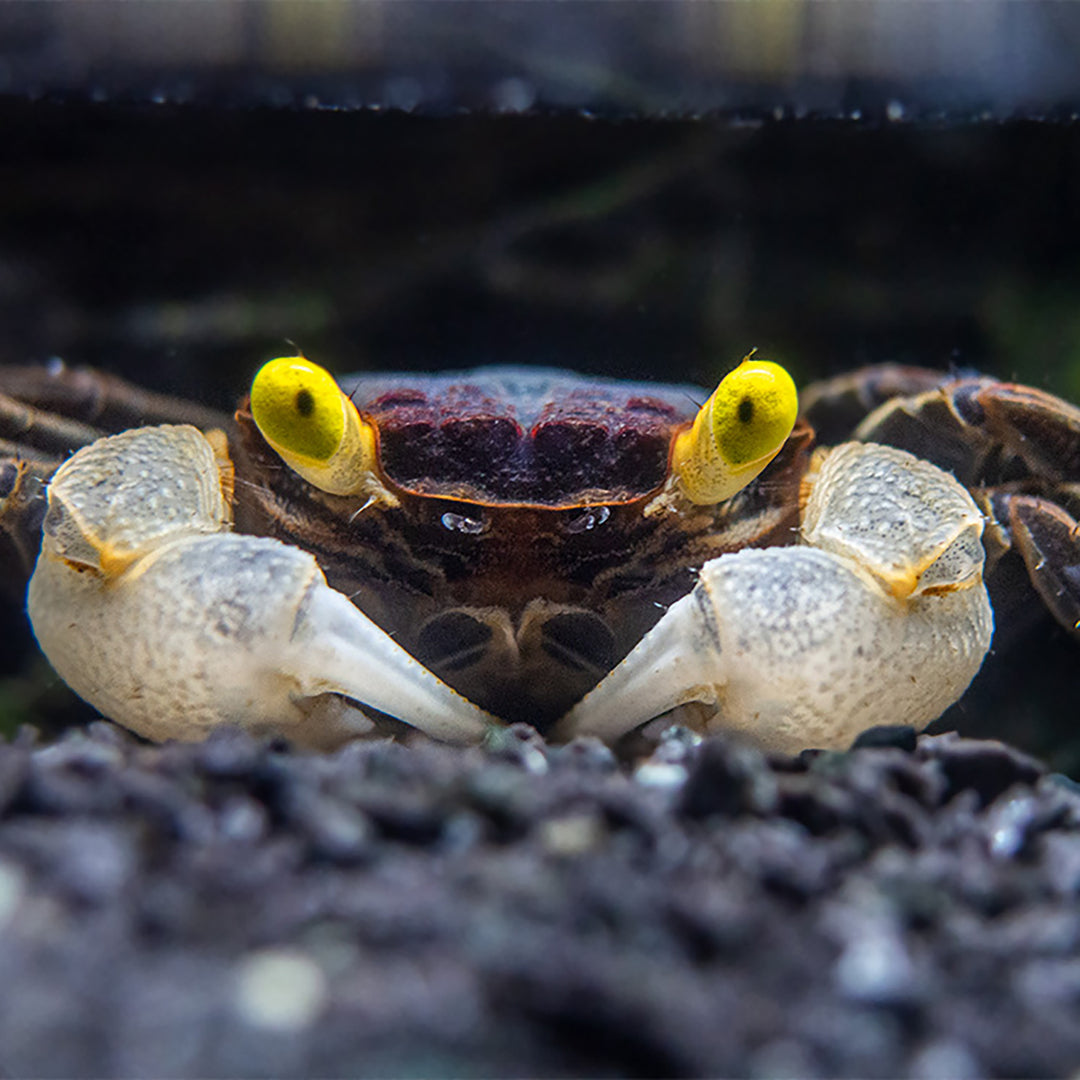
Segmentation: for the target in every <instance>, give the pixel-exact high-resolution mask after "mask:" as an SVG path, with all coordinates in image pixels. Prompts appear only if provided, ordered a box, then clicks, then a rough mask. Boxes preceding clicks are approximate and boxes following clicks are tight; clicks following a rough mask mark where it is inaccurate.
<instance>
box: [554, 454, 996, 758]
mask: <svg viewBox="0 0 1080 1080" xmlns="http://www.w3.org/2000/svg"><path fill="white" fill-rule="evenodd" d="M810 482H811V483H812V489H811V491H810V496H809V500H808V503H807V506H806V509H805V513H804V518H803V526H802V533H801V540H802V543H801V544H799V545H798V546H795V547H790V548H773V549H769V550H764V551H757V550H746V551H740V552H737V553H735V554H732V555H724V556H722V557H720V558H718V559H714V560H712V561H711V562H708V563H706V564H705V566H704V567H702V570H701V575H700V579H699V582H698V585H697V587H696V588H695V589H694V590H693V592H691V593H690V594H689V595H688V596H686V597H684V598H683V599H682V600H679V601H678V602H677V603H675V604H674V605H672V607H671V608H670V609H669V610H668V612H667V613H666V614H665V616H664V618H663V619H661V620H660V622H659V623H658V624H657V625H656V627H655V628H654V629H653V630H652V632H651V633H649V634H648V635H647V636H646V637H645V638H644V639H643V640H642V642H641V643H640V645H638V646H637V648H635V649H634V651H633V652H631V653H630V655H629V656H628V657H627V658H626V660H625V661H624V662H623V663H622V664H621V665H620V666H619V667H618V668H616V669H615V671H613V672H612V673H611V674H610V675H609V676H608V677H607V678H606V679H605V680H604V681H603V682H602V683H601V684H600V685H599V686H598V687H597V688H596V689H595V690H594V691H593V692H592V693H590V694H589V695H587V696H586V697H585V698H584V699H583V700H582V701H581V702H580V703H579V704H578V705H577V706H575V708H574V709H573V710H571V712H570V713H569V714H568V715H567V717H566V718H565V720H564V721H563V724H562V730H561V734H563V735H565V736H571V735H576V734H593V735H599V736H600V737H601V738H605V739H609V740H610V739H613V738H616V737H618V736H619V735H621V734H622V733H624V732H626V731H629V730H631V729H632V728H634V727H636V726H638V725H639V724H641V723H643V722H645V721H647V720H649V719H651V718H652V717H655V716H658V715H660V714H662V713H664V712H666V711H668V710H671V709H674V708H676V707H677V706H680V705H684V704H687V703H690V702H704V703H706V704H707V705H708V706H710V707H711V709H710V710H708V711H707V712H706V716H707V717H708V719H706V720H705V726H706V728H707V729H708V730H710V731H712V730H721V729H725V730H731V731H737V732H740V733H742V734H743V735H745V736H747V737H748V738H749V739H751V740H752V741H754V742H756V743H757V744H759V745H760V746H763V747H765V748H768V749H771V750H779V751H785V752H797V751H799V750H801V749H803V748H805V747H810V746H813V747H821V748H844V747H846V746H848V745H850V743H851V741H852V740H853V739H854V738H855V736H856V735H858V733H859V732H860V731H863V730H864V729H866V728H870V727H874V726H876V725H881V724H906V725H911V726H913V727H916V728H922V727H924V726H925V725H926V724H927V723H929V722H930V721H931V720H933V719H935V718H936V717H937V716H939V715H940V714H941V712H942V711H943V710H944V709H945V708H947V707H948V706H949V705H951V704H952V703H953V702H954V701H956V700H957V698H959V697H960V695H961V694H962V693H963V692H964V690H965V689H966V688H967V685H968V683H969V682H970V681H971V679H972V677H973V676H974V675H975V673H976V672H977V671H978V669H979V666H980V664H981V663H982V660H983V657H984V656H985V654H986V651H987V649H988V648H989V645H990V638H991V634H992V630H993V617H992V613H991V610H990V603H989V600H988V598H987V594H986V589H985V587H984V586H983V584H982V567H983V558H984V556H983V549H982V545H981V542H980V537H981V534H982V516H981V515H980V513H979V511H978V508H977V507H976V506H975V504H974V502H973V501H972V499H971V497H970V496H969V495H968V493H967V491H966V490H965V489H964V488H963V487H962V486H961V485H960V484H958V483H957V482H956V481H955V480H954V479H952V477H950V476H949V475H947V474H946V473H944V472H942V471H941V470H939V469H937V468H935V467H934V466H933V465H930V464H928V463H927V462H925V461H922V460H920V459H918V458H915V457H913V456H912V455H910V454H907V453H905V452H904V451H900V450H894V449H892V448H889V447H883V446H877V445H874V444H856V443H848V444H844V445H843V446H840V447H837V448H836V449H835V450H833V451H832V452H831V453H830V454H829V455H828V456H827V457H826V458H825V459H824V461H823V463H822V464H821V465H820V468H819V470H818V472H817V473H816V475H814V476H812V477H811V479H810ZM710 712H711V715H710Z"/></svg>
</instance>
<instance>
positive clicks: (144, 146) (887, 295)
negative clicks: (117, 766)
mask: <svg viewBox="0 0 1080 1080" xmlns="http://www.w3.org/2000/svg"><path fill="white" fill-rule="evenodd" d="M1078 45H1080V8H1078V7H1077V6H1075V5H1070V4H1065V3H1061V4H1047V3H1038V2H1012V3H1009V2H999V0H983V2H981V3H963V2H955V3H953V2H949V0H943V2H941V3H918V2H911V3H889V2H875V0H864V2H850V3H849V2H843V0H840V2H837V3H828V4H825V3H810V2H805V0H758V2H757V3H753V4H748V3H708V2H702V3H688V4H669V3H649V2H644V3H635V4H615V3H584V2H583V3H545V2H538V3H530V4H489V3H470V2H462V3H445V2H423V3H414V2H409V0H387V2H372V3H353V2H340V0H313V2H293V0H281V2H278V3H259V2H243V3H234V2H231V0H219V2H215V3H202V4H192V3H176V2H173V0H161V2H157V3H112V2H101V3H92V4H87V3H55V4H38V3H23V2H9V3H6V4H4V5H2V6H0V358H2V359H3V360H4V361H10V362H20V363H21V362H27V361H37V360H47V359H49V358H51V357H55V356H59V357H62V358H63V359H64V360H66V361H68V362H70V363H76V364H94V365H99V366H103V367H107V368H109V369H111V370H115V371H119V372H121V373H124V374H127V375H129V376H130V377H132V378H135V379H137V380H138V381H139V382H141V383H144V384H147V385H150V386H153V387H156V388H159V389H167V390H170V391H172V392H176V393H182V394H185V395H191V396H196V397H198V398H200V399H202V400H204V401H207V402H209V403H213V404H215V405H219V406H222V407H228V405H229V404H230V403H231V401H232V400H234V398H235V397H236V396H237V395H238V394H240V393H242V392H243V390H244V387H245V384H246V382H247V380H248V379H249V377H250V374H251V373H252V371H253V370H254V368H255V367H256V366H257V365H258V363H259V362H260V361H262V360H263V359H266V358H268V357H270V356H272V355H277V354H280V353H281V352H283V351H286V350H290V349H291V348H292V345H291V344H289V343H290V342H293V343H295V344H296V346H297V347H299V348H301V349H303V350H304V351H305V352H306V353H307V354H308V355H310V356H312V357H313V358H316V359H318V360H320V361H322V362H324V363H326V364H327V365H328V366H330V367H331V368H332V369H334V370H336V371H338V372H345V371H348V370H355V369H360V368H372V369H376V368H413V369H425V368H445V367H467V366H472V365H476V364H484V363H492V362H501V363H508V362H510V363H529V364H532V363H543V364H560V365H564V366H568V367H572V368H576V369H579V370H582V371H589V372H604V373H613V374H619V375H625V376H633V377H637V378H661V379H671V380H674V379H678V380H684V379H689V380H692V381H698V382H702V383H712V382H715V380H716V379H717V378H718V377H719V375H721V374H722V373H723V371H724V370H726V369H727V367H729V366H730V365H731V364H732V363H734V362H735V361H736V360H738V358H740V357H741V356H742V355H743V354H744V353H746V352H747V351H748V350H749V349H750V348H751V347H754V346H756V347H758V348H759V349H760V350H761V351H762V352H763V354H765V355H769V356H774V357H776V358H778V359H782V360H783V361H785V362H786V363H788V364H789V365H790V366H791V367H792V369H793V370H794V372H795V373H796V375H797V377H798V378H799V379H800V380H801V381H807V380H809V379H812V378H814V377H817V376H820V375H822V374H826V373H830V372H835V371H839V370H844V369H847V368H850V367H853V366H856V365H860V364H865V363H870V362H876V361H883V360H903V361H908V362H913V363H919V364H926V365H932V366H937V367H944V368H949V367H954V368H955V367H960V368H969V367H970V368H979V369H983V370H986V371H989V372H992V373H994V374H998V375H1001V376H1006V377H1016V378H1019V379H1022V380H1025V381H1028V382H1033V383H1035V384H1037V385H1039V386H1043V387H1047V388H1049V389H1052V390H1054V391H1056V392H1058V393H1061V394H1063V395H1065V396H1067V397H1071V398H1073V399H1076V400H1080V310H1078V307H1077V304H1076V296H1077V295H1078V285H1080V127H1078V125H1077V120H1076V116H1077V110H1078V109H1080V79H1078V76H1077V70H1078V69H1077V64H1076V60H1077V54H1078V52H1077V46H1078ZM20 626H21V615H20V613H18V612H17V611H15V612H9V613H8V617H7V629H6V635H5V636H6V640H8V641H9V642H10V647H9V650H8V657H7V660H6V664H5V666H6V668H7V670H8V671H19V672H21V671H22V664H23V662H24V661H25V660H26V658H27V657H29V656H32V655H33V653H32V652H30V651H28V647H27V645H26V644H25V641H24V640H23V638H22V637H21V636H19V627H20ZM1073 649H1074V647H1073V646H1072V645H1071V644H1070V643H1068V642H1067V641H1065V640H1064V636H1063V635H1062V634H1060V633H1059V632H1057V631H1054V630H1052V629H1048V630H1046V632H1045V633H1043V634H1042V636H1041V637H1040V638H1039V640H1038V641H1037V642H1035V643H1029V645H1028V650H1029V652H1028V653H1021V654H1019V655H1020V656H1021V657H1022V659H1021V662H1020V664H1019V666H1018V668H1017V670H1016V672H1010V673H1009V674H1008V675H1007V677H1006V676H994V678H995V679H997V681H996V682H993V683H992V684H990V683H988V685H990V686H991V689H990V690H989V691H988V692H987V693H988V696H989V697H990V698H993V699H996V700H998V701H1002V700H1005V699H1006V698H1008V700H1009V702H1010V704H1009V705H1008V708H1007V709H1004V710H999V712H1001V715H1002V716H1003V717H1004V719H1003V720H1002V721H1001V723H1002V724H1004V725H1006V727H1005V730H1007V731H1008V732H1009V733H1010V734H1013V735H1014V737H1016V736H1015V734H1014V733H1015V732H1016V731H1017V730H1021V731H1023V730H1036V729H1037V731H1038V732H1043V731H1044V729H1045V728H1046V725H1047V723H1048V722H1051V721H1055V720H1056V719H1058V716H1057V713H1058V712H1059V711H1060V710H1059V706H1057V705H1055V704H1054V702H1055V701H1060V700H1070V699H1069V697H1068V695H1070V694H1072V693H1075V679H1074V678H1073V675H1072V673H1073V671H1075V666H1076V656H1077V654H1076V653H1075V652H1074V651H1072V650H1073ZM1034 657H1038V658H1039V659H1040V661H1041V660H1042V659H1045V658H1046V657H1050V658H1051V664H1050V667H1049V668H1047V669H1046V671H1045V672H1041V673H1039V674H1032V667H1033V663H1032V661H1033V658H1034ZM1054 665H1056V666H1054ZM998 669H1001V665H999V666H998ZM998 669H995V670H998ZM1040 671H1041V669H1040ZM987 678H989V676H988V677H987ZM20 680H22V676H21V675H19V676H16V677H14V678H13V679H8V680H7V682H6V683H5V684H4V686H5V687H6V689H4V690H0V705H3V702H4V701H5V700H6V701H7V702H8V705H7V706H6V710H7V712H8V714H9V715H10V716H12V717H20V716H27V715H34V711H35V709H37V708H38V706H39V703H40V701H41V696H40V695H41V694H42V693H43V692H44V693H46V694H53V693H56V694H59V690H57V689H55V688H53V689H49V690H46V691H41V690H40V684H34V685H35V687H37V688H36V689H27V686H28V684H27V683H26V682H25V681H20ZM1043 691H1045V695H1044V694H1043V693H1042V692H1043ZM5 695H6V697H5ZM1047 695H1049V696H1047ZM973 709H975V710H976V712H977V713H978V715H975V716H972V710H973ZM1033 710H1034V712H1033ZM982 711H983V706H981V705H979V706H977V707H976V706H970V705H969V706H965V707H964V709H963V710H962V711H961V715H960V717H959V719H960V720H961V721H962V722H965V723H967V722H970V723H971V726H972V727H974V728H977V729H980V730H985V729H986V719H985V717H984V716H983V715H982ZM951 719H956V717H955V716H954V717H953V718H951ZM1019 737H1020V739H1021V741H1025V739H1026V741H1027V743H1028V744H1029V745H1033V746H1034V747H1035V748H1036V749H1039V750H1040V751H1044V750H1045V749H1046V747H1047V746H1057V745H1059V741H1060V738H1061V735H1060V733H1059V732H1057V731H1056V729H1055V732H1054V733H1053V734H1052V735H1051V736H1044V735H1043V734H1037V735H1028V736H1024V735H1023V734H1021V735H1020V736H1019ZM1070 754H1073V750H1072V749H1070V750H1069V751H1068V753H1067V754H1066V755H1065V757H1066V759H1068V755H1070ZM1068 762H1071V759H1068ZM1068 762H1067V763H1068ZM1075 763H1080V753H1078V754H1076V755H1075V762H1071V764H1069V767H1072V764H1075Z"/></svg>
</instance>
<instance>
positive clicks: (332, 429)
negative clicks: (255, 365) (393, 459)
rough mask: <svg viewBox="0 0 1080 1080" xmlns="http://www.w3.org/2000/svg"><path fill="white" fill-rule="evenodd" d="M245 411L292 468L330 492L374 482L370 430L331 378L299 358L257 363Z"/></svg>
mask: <svg viewBox="0 0 1080 1080" xmlns="http://www.w3.org/2000/svg"><path fill="white" fill-rule="evenodd" d="M251 415H252V416H253V417H254V418H255V423H256V425H257V426H258V428H259V431H260V432H261V433H262V436H263V438H264V439H265V440H266V441H267V442H268V443H269V444H270V445H271V446H272V447H273V448H274V450H275V451H277V453H278V455H279V456H280V457H281V459H282V460H283V461H284V462H285V464H286V465H288V466H289V468H291V469H292V470H293V471H294V472H296V473H299V474H300V476H302V477H303V478H304V479H305V480H307V481H309V482H310V483H312V484H314V485H315V486H316V487H317V488H320V489H321V490H322V491H327V492H330V493H331V494H332V495H353V494H361V493H364V492H367V491H370V489H371V488H372V487H373V486H380V485H379V484H378V480H377V479H376V476H375V432H374V431H373V430H372V427H371V425H370V424H367V423H365V422H364V421H363V420H361V419H360V414H359V413H358V412H357V411H356V407H355V406H354V405H353V403H352V402H351V401H350V400H349V399H348V397H347V396H346V395H345V394H343V393H342V392H341V389H340V388H339V387H338V384H337V383H336V382H335V381H334V377H333V376H332V375H331V374H330V373H329V372H328V371H326V370H325V369H324V368H321V367H319V365H318V364H313V363H312V362H311V361H310V360H306V359H305V358H304V357H302V356H282V357H279V358H278V359H277V360H270V361H269V362H267V363H265V364H263V366H262V367H261V368H260V369H259V371H258V372H257V374H256V375H255V379H254V380H253V382H252V384H251Z"/></svg>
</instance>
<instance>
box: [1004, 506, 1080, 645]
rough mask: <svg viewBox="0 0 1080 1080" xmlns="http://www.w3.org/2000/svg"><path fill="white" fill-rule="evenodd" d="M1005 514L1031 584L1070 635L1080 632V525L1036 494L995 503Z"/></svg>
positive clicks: (1060, 509)
mask: <svg viewBox="0 0 1080 1080" xmlns="http://www.w3.org/2000/svg"><path fill="white" fill-rule="evenodd" d="M995 503H996V504H997V505H996V506H995V509H997V508H998V507H999V506H1000V507H1001V508H1003V509H1004V510H1005V511H1006V513H1005V514H1003V515H1002V518H1003V519H1004V520H1006V521H1008V523H1009V532H1010V534H1011V536H1012V541H1013V544H1014V546H1015V547H1016V548H1017V550H1018V551H1019V552H1020V555H1021V556H1022V557H1023V560H1024V563H1025V564H1026V566H1027V569H1028V574H1029V575H1030V577H1031V583H1032V584H1033V585H1034V586H1035V588H1036V589H1038V591H1039V595H1040V596H1041V597H1042V598H1043V602H1044V603H1045V604H1046V606H1047V607H1048V608H1049V609H1050V611H1051V612H1052V613H1053V615H1054V618H1056V619H1057V621H1058V622H1059V623H1060V624H1061V625H1062V626H1063V627H1065V629H1066V630H1068V631H1069V632H1070V633H1071V634H1073V635H1074V636H1076V635H1077V634H1078V633H1080V525H1078V524H1077V522H1076V520H1075V519H1074V518H1073V517H1072V516H1071V515H1070V514H1068V513H1067V512H1066V511H1065V510H1063V509H1062V508H1061V507H1060V506H1058V505H1057V504H1056V503H1053V502H1051V501H1050V500H1049V499H1042V498H1039V497H1038V496H1035V495H1005V496H1001V497H999V499H997V500H995Z"/></svg>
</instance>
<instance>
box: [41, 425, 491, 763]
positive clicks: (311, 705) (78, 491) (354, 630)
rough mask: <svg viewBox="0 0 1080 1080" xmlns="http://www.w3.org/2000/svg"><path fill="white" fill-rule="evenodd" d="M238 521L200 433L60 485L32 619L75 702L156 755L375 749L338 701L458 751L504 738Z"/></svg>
mask: <svg viewBox="0 0 1080 1080" xmlns="http://www.w3.org/2000/svg"><path fill="white" fill-rule="evenodd" d="M148 504H150V505H149V506H148ZM226 517H227V511H226V508H225V506H224V502H223V500H222V498H221V492H220V488H219V485H218V473H217V466H216V463H215V460H214V455H213V451H212V450H211V448H210V446H209V444H208V443H207V442H206V440H205V438H204V437H203V436H202V435H201V434H200V433H199V432H198V431H197V430H196V429H194V428H188V427H160V428H143V429H138V430H136V431H129V432H125V433H124V434H122V435H118V436H114V437H112V438H110V439H103V440H101V441H99V442H97V443H94V444H92V445H91V446H89V447H86V448H85V449H83V450H80V451H79V452H78V453H77V454H76V455H75V456H74V457H72V458H71V459H70V461H68V462H67V463H66V464H65V465H64V466H63V467H62V468H61V469H60V470H59V471H58V472H57V474H56V476H55V477H54V478H53V480H52V482H51V484H50V487H49V510H48V514H47V517H46V522H45V530H44V531H45V537H44V542H43V546H42V553H41V556H40V558H39V560H38V564H37V567H36V569H35V571H34V575H33V577H32V579H31V582H30V589H29V594H28V608H29V612H30V618H31V622H32V623H33V627H34V632H35V634H36V635H37V638H38V641H39V643H40V644H41V647H42V650H43V651H44V652H45V655H46V656H47V657H48V658H49V660H50V662H51V663H52V664H53V666H54V667H55V668H56V670H57V672H58V673H59V674H60V676H61V677H62V678H63V679H64V681H65V682H67V683H68V684H69V685H70V686H71V687H72V689H74V690H75V691H76V692H77V693H78V694H80V695H81V696H82V697H84V698H86V699H87V700H88V701H89V702H90V703H91V704H92V705H94V706H95V707H96V708H98V709H99V710H100V711H101V712H102V713H104V714H105V715H106V716H109V717H111V718H112V719H113V720H115V721H117V722H118V723H121V724H123V725H125V726H126V727H129V728H131V729H132V730H134V731H137V732H139V733H140V734H142V735H145V736H147V737H149V738H152V739H165V738H180V739H199V738H203V737H204V736H205V735H206V734H208V732H209V731H210V730H211V729H212V728H213V727H215V726H217V725H219V724H222V723H225V722H234V723H239V724H242V725H244V726H246V727H248V728H249V729H255V730H267V731H276V732H281V733H283V734H287V735H289V736H290V737H292V738H294V739H296V741H298V742H300V743H303V744H307V745H312V746H328V745H333V744H335V743H337V742H340V741H342V740H343V739H345V738H348V737H349V736H350V735H354V734H362V733H366V731H367V730H368V728H369V727H370V725H369V724H368V723H367V722H366V720H365V718H364V717H363V716H362V714H360V713H359V712H358V711H357V710H354V709H349V708H342V707H339V706H338V705H337V701H338V700H339V699H333V698H329V699H328V698H327V695H344V696H345V697H348V698H352V699H355V700H356V701H359V702H361V703H362V704H364V705H367V706H370V707H372V708H375V709H378V710H380V711H382V712H386V713H389V714H390V715H392V716H395V717H397V718H399V719H401V720H404V721H405V722H407V723H410V724H412V725H414V726H415V727H417V728H420V729H421V730H423V731H425V732H427V733H429V734H431V735H433V736H435V737H436V738H441V739H446V740H448V741H462V742H473V741H476V740H477V739H479V738H480V737H481V736H482V735H483V733H484V732H485V731H486V730H487V729H488V728H489V726H490V725H491V723H492V722H493V721H492V719H491V718H490V717H489V716H488V715H487V714H486V713H484V712H483V711H482V710H480V709H478V708H477V707H476V706H474V705H472V704H471V703H470V702H468V701H466V700H465V699H464V698H462V697H461V696H460V695H458V694H457V693H455V692H454V691H453V690H451V689H450V688H449V687H448V686H446V685H445V684H444V683H442V682H440V680H439V679H437V678H436V677H435V676H434V675H432V674H431V673H430V672H428V671H427V670H426V669H425V668H424V667H423V666H422V665H421V664H420V663H418V662H417V661H416V660H415V659H414V658H413V657H412V656H410V655H409V654H408V653H407V652H406V651H405V650H404V649H402V648H401V647H400V646H399V645H397V644H396V643H395V642H394V641H393V640H392V639H391V638H390V637H388V636H387V635H386V633H385V632H384V631H382V630H381V629H380V628H379V627H378V626H376V625H375V624H374V623H373V622H371V620H370V619H368V618H367V617H366V616H365V615H363V614H362V613H361V612H360V611H358V610H357V609H356V608H355V607H353V605H352V604H351V603H349V601H348V600H347V599H346V598H345V597H344V596H342V595H341V594H339V593H337V592H335V591H334V590H333V589H331V588H330V587H329V586H328V585H327V584H326V581H325V579H324V577H323V575H322V572H321V571H320V569H319V567H318V565H317V564H316V562H315V560H314V559H313V558H312V557H311V556H310V555H308V554H306V553H304V552H301V551H299V550H297V549H296V548H292V547H289V546H288V545H285V544H282V543H279V542H277V541H275V540H270V539H266V538H261V537H250V536H238V535H235V534H233V533H230V532H227V531H224V530H225V529H226V528H227V525H226Z"/></svg>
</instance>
